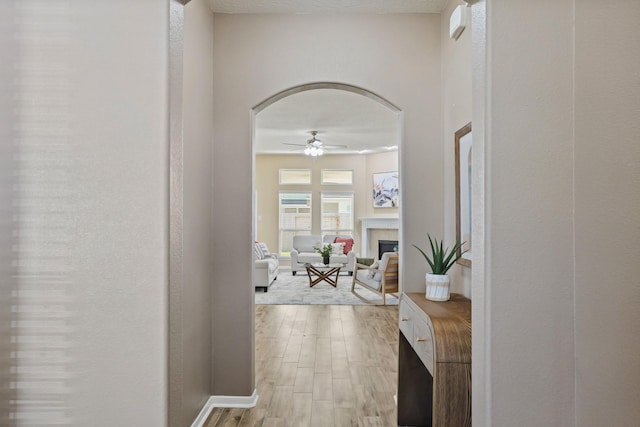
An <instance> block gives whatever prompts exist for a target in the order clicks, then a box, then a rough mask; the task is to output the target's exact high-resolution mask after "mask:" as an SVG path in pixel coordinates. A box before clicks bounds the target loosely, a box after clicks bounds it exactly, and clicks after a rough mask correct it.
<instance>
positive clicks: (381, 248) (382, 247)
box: [378, 240, 398, 259]
mask: <svg viewBox="0 0 640 427" xmlns="http://www.w3.org/2000/svg"><path fill="white" fill-rule="evenodd" d="M385 252H398V241H397V240H378V259H382V254H383V253H385Z"/></svg>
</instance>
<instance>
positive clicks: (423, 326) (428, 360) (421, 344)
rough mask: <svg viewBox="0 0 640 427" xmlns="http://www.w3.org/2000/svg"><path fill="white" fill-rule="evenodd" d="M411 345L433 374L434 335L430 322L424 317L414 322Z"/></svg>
mask: <svg viewBox="0 0 640 427" xmlns="http://www.w3.org/2000/svg"><path fill="white" fill-rule="evenodd" d="M411 346H412V347H413V349H414V350H415V351H416V354H417V355H418V357H419V358H420V360H422V363H424V366H426V368H427V369H428V370H429V372H430V373H431V375H434V372H433V359H434V357H433V353H434V351H433V335H432V334H431V328H430V327H429V324H428V323H427V322H426V321H425V320H424V319H416V320H415V322H413V342H412V343H411Z"/></svg>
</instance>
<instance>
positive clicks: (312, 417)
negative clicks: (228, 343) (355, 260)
mask: <svg viewBox="0 0 640 427" xmlns="http://www.w3.org/2000/svg"><path fill="white" fill-rule="evenodd" d="M397 325H398V307H397V306H395V307H388V306H387V307H375V306H347V305H342V306H336V305H313V306H305V305H256V388H257V391H258V394H259V396H260V399H259V401H258V405H257V406H256V407H255V408H252V409H247V410H245V409H222V408H216V409H215V410H214V411H213V412H212V414H211V416H210V418H209V421H208V423H207V427H214V426H341V427H342V426H350V425H353V426H356V425H360V426H395V425H396V406H395V402H394V394H395V393H396V388H397V372H398V370H397V364H398V348H397V347H398V326H397Z"/></svg>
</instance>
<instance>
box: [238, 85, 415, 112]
mask: <svg viewBox="0 0 640 427" xmlns="http://www.w3.org/2000/svg"><path fill="white" fill-rule="evenodd" d="M316 89H335V90H344V91H346V92H351V93H355V94H358V95H362V96H364V97H367V98H369V99H372V100H374V101H376V102H378V103H379V104H381V105H384V106H385V107H387V108H388V109H389V110H391V111H393V112H395V113H399V114H400V113H402V110H401V109H400V108H398V107H397V106H396V105H395V104H393V103H392V102H391V101H389V100H387V99H386V98H383V97H382V96H380V95H378V94H377V93H375V92H372V91H370V90H368V89H364V88H362V87H360V86H355V85H351V84H348V83H339V82H316V83H305V84H301V85H298V86H293V87H290V88H289V89H285V90H283V91H281V92H278V93H276V94H275V95H272V96H270V97H269V98H267V99H265V100H263V101H261V102H259V103H258V104H257V105H256V106H255V107H253V108H252V109H251V110H252V112H253V114H254V115H255V114H258V113H259V112H261V111H262V110H264V109H265V108H267V107H268V106H270V105H272V104H274V103H275V102H278V101H279V100H281V99H283V98H286V97H288V96H291V95H295V94H296V93H300V92H306V91H309V90H316Z"/></svg>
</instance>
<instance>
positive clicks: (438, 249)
mask: <svg viewBox="0 0 640 427" xmlns="http://www.w3.org/2000/svg"><path fill="white" fill-rule="evenodd" d="M427 237H428V238H429V245H430V246H431V258H429V255H427V254H426V253H425V252H424V251H423V250H422V249H420V248H419V247H418V246H416V245H412V246H413V247H414V248H416V249H417V250H419V251H420V253H421V254H422V256H423V257H424V259H425V260H427V263H428V264H429V267H431V272H432V273H433V274H447V271H449V269H450V268H451V267H453V264H455V263H456V261H458V260H459V259H460V258H461V257H462V254H464V253H465V252H467V251H461V252H460V255H457V254H456V253H457V252H458V250H459V249H460V248H462V245H463V244H464V243H459V242H458V243H456V244H455V245H453V247H452V248H451V250H449V248H446V249H444V248H443V242H442V240H440V243H438V240H437V239H436V240H435V243H434V240H433V239H432V238H431V236H430V235H429V234H427ZM467 250H468V249H467Z"/></svg>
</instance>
